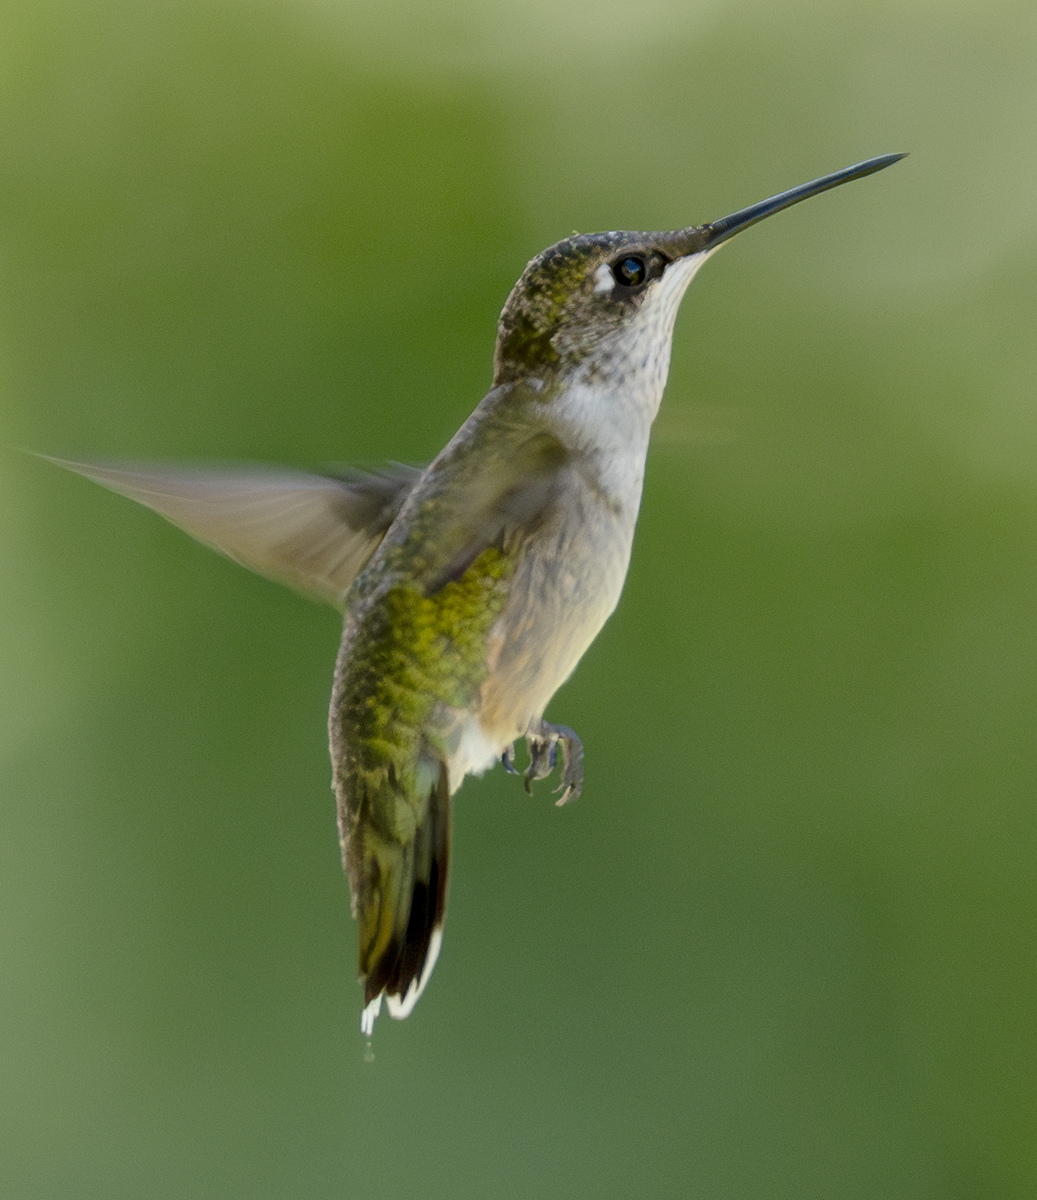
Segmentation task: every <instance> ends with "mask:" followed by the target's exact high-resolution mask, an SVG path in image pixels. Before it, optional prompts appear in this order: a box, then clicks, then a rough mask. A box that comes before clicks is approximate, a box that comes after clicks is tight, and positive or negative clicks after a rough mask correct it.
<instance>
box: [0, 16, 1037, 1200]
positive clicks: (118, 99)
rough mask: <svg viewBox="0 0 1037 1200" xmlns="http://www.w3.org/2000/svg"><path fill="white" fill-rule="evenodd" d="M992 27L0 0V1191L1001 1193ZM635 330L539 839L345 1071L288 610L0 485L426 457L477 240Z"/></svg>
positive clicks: (1007, 404)
mask: <svg viewBox="0 0 1037 1200" xmlns="http://www.w3.org/2000/svg"><path fill="white" fill-rule="evenodd" d="M1035 119H1037V11H1035V9H1034V7H1033V5H1032V4H1029V3H1012V2H1010V0H984V2H983V3H982V4H980V3H978V2H973V3H969V2H967V0H962V2H961V3H951V4H948V3H947V2H946V0H928V2H927V0H898V3H897V4H888V3H882V2H880V0H872V2H863V0H862V2H860V3H853V4H846V5H824V4H817V3H811V2H810V0H790V2H786V3H782V4H774V3H765V2H761V0H741V2H739V0H728V2H725V3H720V2H711V0H692V2H691V3H677V2H674V0H642V2H641V3H637V4H634V3H605V4H599V3H587V2H581V0H551V2H550V3H548V2H546V0H531V2H527V3H526V4H523V5H510V4H507V3H504V2H502V0H453V2H449V0H433V2H431V3H429V2H422V0H386V2H383V3H380V4H378V5H373V4H370V3H368V2H367V0H250V2H248V3H244V2H237V0H207V2H204V3H203V2H194V3H192V2H189V0H165V2H163V3H152V2H150V0H4V2H3V4H2V7H0V263H2V271H0V276H2V283H0V442H2V443H3V449H2V450H0V562H2V564H3V565H2V568H0V672H2V675H0V806H2V809H0V811H2V823H0V1195H3V1196H4V1197H10V1198H11V1200H49V1198H52V1197H60V1198H62V1200H66V1198H68V1197H75V1198H88V1197H99V1198H102V1197H103V1198H104V1200H121V1198H123V1197H125V1198H127V1200H129V1198H133V1200H137V1198H139V1197H155V1198H162V1200H164V1198H167V1197H168V1198H171V1200H172V1198H180V1197H185V1196H191V1197H213V1198H216V1197H263V1198H266V1197H271V1198H273V1197H277V1198H292V1200H295V1198H299V1197H304V1198H310V1197H313V1198H322V1197H343V1196H370V1197H390V1196H391V1197H398V1196H401V1195H402V1196H415V1197H422V1198H427V1200H439V1198H444V1200H446V1198H450V1200H456V1198H461V1197H468V1196H472V1197H494V1198H495V1197H517V1198H524V1197H632V1196H649V1195H652V1196H682V1197H684V1196H687V1197H696V1198H697V1197H702V1198H708V1200H741V1198H747V1200H748V1198H751V1200H756V1198H763V1197H767V1198H788V1200H793V1198H795V1200H807V1198H813V1197H817V1198H830V1197H833V1196H837V1197H840V1198H841V1200H858V1198H860V1200H865V1198H867V1200H880V1198H881V1200H901V1198H904V1200H907V1198H910V1200H971V1198H973V1197H977V1198H982V1200H1000V1198H1009V1197H1013V1198H1014V1197H1020V1198H1022V1197H1027V1198H1029V1197H1032V1196H1033V1195H1034V1194H1035V1190H1037V1055H1035V1050H1037V1005H1035V994H1037V958H1035V951H1037V945H1035V943H1037V336H1035V328H1034V326H1035V322H1034V313H1035V309H1037V233H1035V229H1037V218H1035V212H1037V139H1035V135H1034V130H1035ZM903 150H907V151H911V157H910V158H908V159H907V160H906V161H905V162H903V163H900V164H898V165H897V166H895V167H893V168H891V169H890V170H888V171H886V172H884V173H882V174H881V175H877V176H874V177H872V178H870V179H866V180H863V181H861V182H858V183H854V184H852V185H848V186H847V187H845V188H843V189H840V190H839V191H837V192H833V193H830V194H828V195H825V196H823V197H821V198H819V199H816V200H814V201H811V202H810V204H809V205H805V206H803V207H800V208H797V209H794V210H793V211H791V212H789V213H786V214H784V215H782V216H780V217H777V218H775V219H774V220H773V221H772V222H768V223H767V224H765V225H763V226H761V227H759V228H757V229H755V230H753V231H751V232H750V233H748V234H746V235H745V236H744V237H741V238H739V239H738V240H737V241H736V242H734V243H732V245H731V247H730V248H728V249H726V250H725V251H724V253H723V254H722V255H720V256H718V257H717V259H715V260H714V261H713V262H711V263H710V264H709V266H708V268H707V269H706V270H705V271H704V272H703V273H702V274H701V276H700V277H699V279H698V280H697V281H696V283H695V285H694V287H693V288H692V290H691V292H690V293H689V296H688V298H687V300H686V301H685V304H684V308H683V311H682V314H681V318H680V321H679V323H678V328H677V335H676V343H675V348H674V356H673V366H672V371H671V381H670V387H669V390H668V394H667V398H666V401H665V404H664V409H663V413H662V415H661V416H660V419H659V422H658V425H657V432H658V437H657V439H656V443H655V446H654V449H653V452H652V455H651V458H650V461H649V467H648V480H647V488H646V495H645V501H644V508H643V516H642V521H641V526H640V530H639V535H638V540H637V543H636V546H635V553H634V560H633V564H632V567H631V572H630V578H629V582H628V585H627V589H626V592H625V595H624V597H623V601H622V604H621V606H620V608H619V611H618V612H617V614H616V615H615V617H614V618H613V620H612V621H611V622H610V624H609V625H608V626H607V628H606V630H605V632H604V633H603V634H602V636H601V638H600V639H599V641H598V642H597V643H596V645H595V646H594V647H593V649H592V650H591V651H590V653H589V654H588V655H587V657H586V659H585V660H584V662H583V663H582V665H581V667H580V669H579V670H578V672H577V673H576V675H575V676H574V678H573V679H572V681H571V682H570V683H569V684H568V685H567V686H566V687H565V688H564V689H563V691H562V692H561V693H560V694H559V695H558V696H557V698H556V699H555V701H554V703H553V705H552V707H551V708H550V709H549V712H548V715H549V716H551V717H553V718H554V719H555V720H560V721H564V722H566V723H570V724H572V725H573V726H574V727H575V728H577V729H578V730H579V732H580V733H581V735H582V737H583V739H584V741H585V743H586V746H587V753H588V762H587V787H586V792H585V795H584V797H583V798H582V799H581V800H580V801H579V803H578V804H575V805H572V806H570V807H568V808H566V809H564V810H561V811H559V810H556V809H555V808H554V807H553V806H552V804H551V802H550V799H551V798H550V795H549V793H548V791H547V789H545V788H542V789H541V792H540V794H538V795H536V796H535V797H534V798H533V799H532V800H530V799H528V798H526V796H525V795H524V794H523V793H522V791H521V788H520V787H519V786H518V784H517V783H516V781H514V780H511V779H509V778H507V777H506V776H504V774H503V773H502V772H500V771H497V772H494V773H492V774H491V775H489V776H487V777H485V778H484V779H482V780H477V781H469V783H468V784H467V785H466V786H465V788H464V791H463V792H462V793H461V795H460V797H459V802H458V805H457V819H456V849H455V858H454V868H455V869H454V877H453V888H452V894H451V915H450V920H449V922H448V927H447V937H446V941H445V946H444V952H443V955H442V958H441V959H440V963H439V966H438V968H437V970H436V973H435V976H434V978H433V980H432V983H431V986H430V988H429V990H428V992H427V994H426V995H425V997H424V998H423V1000H422V1001H421V1003H420V1005H419V1006H418V1008H417V1010H416V1012H415V1014H414V1016H413V1017H412V1018H411V1019H410V1020H409V1021H407V1022H404V1023H402V1024H397V1023H393V1022H389V1021H388V1020H386V1019H385V1018H383V1019H382V1021H381V1022H380V1023H379V1026H378V1029H377V1031H376V1036H375V1044H374V1055H375V1057H374V1061H373V1062H367V1061H365V1054H364V1044H363V1040H362V1038H361V1035H360V1032H359V1027H358V1017H359V1010H360V1002H361V997H360V993H359V990H358V988H357V986H356V983H355V966H354V954H355V935H354V931H353V927H352V924H351V921H350V919H349V912H348V899H347V891H346V887H345V884H344V881H343V879H342V876H341V872H340V868H339V863H338V851H337V846H336V841H335V835H334V827H333V813H332V801H331V796H330V792H329V790H328V786H329V767H328V763H327V755H326V746H325V731H324V723H325V711H326V703H327V696H328V691H329V686H330V676H331V668H332V663H333V659H334V654H335V649H336V645H337V640H338V630H339V619H338V616H337V614H335V613H334V612H333V611H331V610H330V609H328V610H325V609H321V608H319V607H318V606H315V605H312V604H309V603H307V602H305V601H303V600H301V599H298V598H296V597H294V596H293V595H291V594H289V593H288V592H284V591H281V590H279V589H278V588H276V587H275V586H273V585H271V584H268V583H266V582H264V581H262V580H260V579H258V578H254V577H252V576H250V575H248V574H247V573H246V572H244V571H242V570H240V569H239V568H237V567H235V566H233V565H232V564H230V563H228V562H227V561H225V560H223V559H220V558H219V557H217V556H216V555H213V554H211V553H210V552H208V551H206V550H204V549H203V548H201V547H199V546H197V545H195V544H194V543H192V542H190V541H189V540H188V539H187V538H186V537H184V536H183V535H182V534H180V533H179V532H178V531H176V530H174V529H173V528H172V527H170V526H168V525H166V524H164V523H163V522H162V521H160V520H159V519H158V518H156V517H155V516H153V515H152V514H150V513H148V512H146V511H145V510H143V509H139V508H137V507H135V506H134V505H132V504H130V503H129V502H127V501H125V500H123V499H121V498H118V497H115V496H113V495H111V494H109V493H106V492H104V491H102V490H101V489H99V488H96V487H94V486H93V485H91V484H89V483H87V482H86V481H84V480H82V479H79V478H76V477H74V476H72V475H66V474H63V473H62V472H60V471H58V470H56V469H55V468H53V467H52V466H50V465H48V464H46V463H44V462H41V461H39V460H37V459H33V458H31V457H29V456H27V455H24V454H21V453H20V452H19V448H23V449H30V450H38V451H43V452H47V453H53V454H59V455H61V454H64V455H67V456H71V457H75V456H82V457H91V456H93V457H99V458H104V457H108V458H112V457H115V458H118V457H125V458H145V457H158V458H172V459H176V458H184V459H232V458H242V459H254V460H255V459H261V460H272V461H279V462H289V463H293V464H296V465H300V466H310V465H321V464H326V463H329V462H342V461H359V462H366V463H377V462H379V461H382V460H384V459H389V458H393V459H398V460H402V461H408V462H422V461H426V460H427V459H428V458H429V457H430V456H431V455H432V454H434V453H435V452H436V450H438V449H439V447H440V446H441V445H442V444H443V443H444V442H445V441H446V439H447V438H448V436H449V435H450V434H451V433H452V432H453V431H454V430H455V429H456V428H457V426H458V425H459V424H460V422H461V421H462V420H463V418H464V417H465V416H466V415H467V413H468V412H469V411H470V409H471V408H472V407H473V406H474V404H475V403H476V402H477V400H478V399H479V397H480V396H481V395H482V393H483V391H484V390H485V388H486V386H487V384H488V381H489V369H490V355H491V350H492V343H493V335H494V322H495V319H496V315H497V313H498V311H499V309H500V306H501V304H502V303H503V301H504V298H505V296H506V295H507V292H508V290H509V288H510V287H511V284H512V283H513V281H514V280H515V278H516V277H517V276H518V274H519V272H520V271H521V269H522V267H523V265H524V264H525V262H526V260H527V259H528V258H529V257H531V256H532V255H533V254H534V253H535V252H536V251H538V250H540V249H541V248H542V247H543V246H545V245H547V244H548V243H550V242H553V241H555V240H557V239H558V238H559V237H562V236H565V235H566V234H568V233H570V232H571V231H572V230H574V229H578V230H592V229H602V228H604V229H609V228H617V227H618V228H623V227H631V228H649V229H652V228H668V227H672V226H675V225H683V224H686V223H689V222H698V221H705V220H709V219H712V218H716V217H718V216H720V215H722V214H725V213H727V212H729V211H731V210H733V209H736V208H739V207H742V206H743V205H745V204H747V203H750V202H752V201H755V200H757V199H761V198H762V197H764V196H767V195H770V194H771V193H773V192H775V191H777V190H780V189H782V188H785V187H788V186H791V185H793V184H796V183H799V182H802V181H804V180H806V179H810V178H813V177H815V176H816V175H819V174H822V173H824V172H826V171H830V170H834V169H836V168H838V167H841V166H844V165H846V164H848V163H851V162H855V161H857V160H859V159H861V158H865V157H868V156H870V155H874V154H879V153H884V152H889V151H903Z"/></svg>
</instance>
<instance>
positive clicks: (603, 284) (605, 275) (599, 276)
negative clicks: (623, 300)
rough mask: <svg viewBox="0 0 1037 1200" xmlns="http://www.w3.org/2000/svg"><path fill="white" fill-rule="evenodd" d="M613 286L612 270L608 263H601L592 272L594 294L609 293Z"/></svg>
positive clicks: (614, 282) (614, 281)
mask: <svg viewBox="0 0 1037 1200" xmlns="http://www.w3.org/2000/svg"><path fill="white" fill-rule="evenodd" d="M615 286H616V280H615V277H614V276H613V274H612V268H611V267H610V266H609V265H608V263H602V264H601V266H600V267H598V268H597V270H596V271H595V272H594V290H595V292H611V291H612V289H613V288H614V287H615Z"/></svg>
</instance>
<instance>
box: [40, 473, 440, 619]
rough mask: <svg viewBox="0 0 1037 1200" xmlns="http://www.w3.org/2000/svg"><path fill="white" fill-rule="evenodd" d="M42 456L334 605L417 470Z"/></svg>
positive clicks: (254, 567) (392, 515)
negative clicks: (338, 473) (340, 473)
mask: <svg viewBox="0 0 1037 1200" xmlns="http://www.w3.org/2000/svg"><path fill="white" fill-rule="evenodd" d="M48 461H50V462H53V463H56V464H57V465H58V466H61V467H67V468H68V469H69V470H70V471H77V472H78V473H79V474H80V475H85V476H86V477H87V478H88V479H93V480H94V481H95V482H96V483H100V484H102V485H103V486H104V487H107V488H111V490H112V491H113V492H119V493H121V494H122V495H123V496H129V498H130V499H131V500H137V501H139V502H140V503H141V504H146V505H147V506H148V508H153V509H154V510H155V511H156V512H157V513H161V514H162V516H164V517H166V518H168V519H169V520H170V521H172V522H173V524H174V525H179V526H180V528H181V529H183V530H185V531H186V532H187V533H189V534H191V536H192V537H196V538H198V540H199V541H201V542H205V543H206V544H207V545H209V546H212V547H213V548H214V549H216V550H219V551H221V552H222V553H224V554H226V555H227V557H228V558H232V559H234V561H235V562H239V563H241V564H242V565H243V566H246V567H249V568H251V570H253V571H256V572H257V573H258V574H260V575H264V576H266V577H267V578H268V579H273V580H276V582H278V583H284V584H287V585H288V586H289V587H292V588H295V590H296V591H299V592H302V593H304V594H305V595H308V596H313V597H316V598H317V599H320V600H326V601H327V602H329V603H330V604H334V605H337V606H338V607H341V606H342V602H343V599H344V597H345V594H346V592H347V591H348V590H349V586H350V584H351V583H352V582H353V580H354V579H355V578H356V576H357V574H358V572H359V571H360V569H361V568H362V567H363V565H364V563H366V562H367V560H368V559H369V558H370V556H371V554H372V553H373V551H374V550H375V548H376V547H377V545H378V543H379V542H380V541H381V540H382V538H383V537H384V535H385V531H386V530H387V529H388V528H389V526H390V525H391V524H392V521H393V519H394V518H395V516H396V514H397V513H398V512H399V511H400V507H401V506H402V504H403V501H404V500H405V499H406V497H407V493H408V492H409V491H410V489H411V487H412V486H413V485H414V482H415V480H417V478H418V477H419V475H420V474H421V472H420V471H419V470H417V469H415V468H413V467H404V466H400V465H394V466H393V467H391V468H389V469H387V470H386V471H384V472H378V473H375V472H362V471H356V472H354V473H352V474H350V475H347V476H346V477H345V478H342V479H339V478H335V477H333V476H327V475H308V474H305V473H304V472H302V471H293V470H291V469H290V468H288V467H267V466H261V465H260V466H241V467H218V468H192V467H175V466H171V465H166V464H163V463H140V464H133V463H123V464H120V465H118V466H115V465H111V466H109V465H107V464H105V463H78V462H68V461H66V460H65V459H60V458H50V459H49V460H48Z"/></svg>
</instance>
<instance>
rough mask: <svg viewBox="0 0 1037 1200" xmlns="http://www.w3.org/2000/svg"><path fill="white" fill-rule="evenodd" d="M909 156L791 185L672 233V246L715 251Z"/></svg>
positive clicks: (680, 253)
mask: <svg viewBox="0 0 1037 1200" xmlns="http://www.w3.org/2000/svg"><path fill="white" fill-rule="evenodd" d="M906 157H907V155H906V154H883V155H880V156H879V157H878V158H869V159H867V160H866V161H865V162H860V163H856V164H855V165H854V166H852V167H844V168H843V169H842V170H841V171H835V172H834V173H833V174H831V175H822V176H821V178H820V179H814V180H811V182H810V183H801V184H800V185H799V187H794V188H790V189H789V191H787V192H779V193H778V195H777V196H771V198H770V199H769V200H761V201H760V202H759V203H758V204H750V206H749V207H748V208H742V209H739V211H738V212H735V213H731V215H730V216H729V217H721V218H720V220H719V221H712V222H710V224H708V225H692V226H691V227H690V228H689V229H681V230H678V231H677V232H675V233H673V234H671V235H670V236H671V237H672V242H671V245H672V247H673V249H675V250H677V251H678V256H679V257H681V258H684V257H686V256H687V255H689V254H699V253H701V252H702V251H703V250H713V249H715V248H716V247H717V246H719V245H720V244H721V243H722V242H726V241H727V240H728V238H733V237H734V235H735V234H736V233H741V232H742V230H743V229H748V228H749V226H750V225H755V224H756V223H757V222H758V221H762V220H763V219H764V218H765V217H772V216H773V215H774V214H775V213H777V212H781V211H782V209H785V208H791V207H792V205H793V204H799V202H800V201H801V200H809V199H810V197H811V196H817V195H819V194H820V193H821V192H827V191H828V189H829V188H834V187H839V185H840V184H842V183H849V182H850V180H851V179H863V178H864V176H865V175H873V174H874V173H875V172H876V171H881V170H883V169H884V168H886V167H888V166H891V165H892V164H893V163H895V162H899V161H900V159H902V158H906Z"/></svg>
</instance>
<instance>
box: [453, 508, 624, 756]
mask: <svg viewBox="0 0 1037 1200" xmlns="http://www.w3.org/2000/svg"><path fill="white" fill-rule="evenodd" d="M578 500H579V501H582V505H581V504H579V503H577V504H575V507H576V509H577V511H576V512H575V513H574V512H573V507H574V505H573V504H572V503H571V504H568V505H565V506H562V509H561V512H562V513H564V519H562V517H561V516H557V517H555V518H554V519H552V520H551V521H549V522H547V523H546V527H545V528H543V529H542V530H540V531H538V535H537V536H535V537H533V538H531V539H530V541H529V542H528V543H527V545H526V547H525V548H524V550H523V553H522V555H521V557H520V560H519V562H518V564H517V566H516V570H515V575H514V577H513V579H512V582H511V587H510V589H509V594H508V599H507V602H506V604H505V606H504V609H503V610H502V612H501V615H500V617H499V618H498V619H497V621H496V622H495V624H494V625H493V627H492V628H491V629H490V631H489V634H488V638H487V669H488V673H487V676H486V678H485V680H484V681H483V683H482V686H481V688H480V692H479V702H478V706H477V708H476V710H475V712H474V714H473V715H474V724H475V725H476V726H477V727H478V728H477V732H476V731H475V730H472V731H471V732H468V733H467V736H466V738H465V739H464V740H465V742H466V743H467V745H469V746H470V747H471V751H472V754H471V760H470V765H466V767H465V769H466V770H467V771H468V772H469V773H478V772H479V771H482V770H485V769H486V768H487V767H488V766H491V765H492V764H493V762H494V761H495V760H496V759H497V758H499V757H500V755H501V754H502V753H503V752H504V750H505V749H506V748H507V747H508V746H510V745H511V743H512V742H514V741H515V739H516V738H519V737H522V736H524V735H525V734H526V732H527V731H528V730H529V729H530V728H531V726H533V725H534V724H535V723H536V722H537V721H539V720H540V718H541V717H542V716H543V713H544V709H545V708H546V706H547V704H548V702H549V701H550V699H551V697H552V696H553V695H554V693H555V692H556V691H557V690H558V688H559V687H561V685H562V684H563V683H564V682H565V680H566V679H568V677H569V675H570V674H572V671H573V670H574V668H575V667H576V664H577V663H578V662H579V661H580V659H581V658H582V657H583V655H584V652H585V651H586V650H587V648H588V647H589V646H590V644H591V642H593V641H594V639H595V637H597V635H598V633H599V632H600V630H601V627H602V626H603V625H604V624H605V622H606V620H607V619H608V617H609V616H610V615H611V613H612V612H613V610H614V609H615V607H616V604H617V603H618V602H619V597H620V593H621V592H622V590H623V582H624V580H625V578H626V573H627V566H628V565H629V561H630V547H631V542H632V540H633V531H634V520H633V516H631V515H628V514H627V513H626V512H623V511H616V510H615V509H613V508H611V507H606V506H604V505H603V503H602V501H601V500H600V498H599V497H595V496H588V495H586V494H581V495H580V496H579V497H578ZM595 502H596V503H595ZM580 507H586V508H588V509H589V510H590V511H588V512H585V513H581V512H580V511H579V509H580ZM603 508H604V509H605V511H602V509H603ZM581 516H582V517H583V519H582V520H581V519H579V518H580V517H581ZM574 517H575V518H576V519H575V520H574ZM476 752H478V755H479V757H477V756H476ZM459 765H460V764H459Z"/></svg>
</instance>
